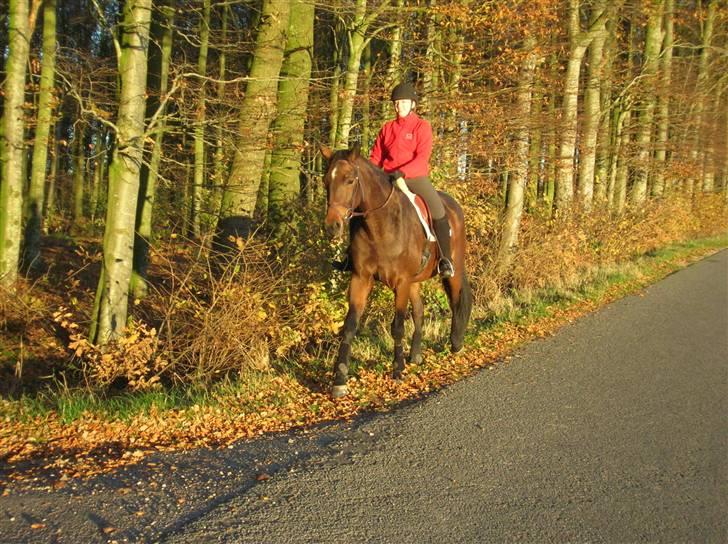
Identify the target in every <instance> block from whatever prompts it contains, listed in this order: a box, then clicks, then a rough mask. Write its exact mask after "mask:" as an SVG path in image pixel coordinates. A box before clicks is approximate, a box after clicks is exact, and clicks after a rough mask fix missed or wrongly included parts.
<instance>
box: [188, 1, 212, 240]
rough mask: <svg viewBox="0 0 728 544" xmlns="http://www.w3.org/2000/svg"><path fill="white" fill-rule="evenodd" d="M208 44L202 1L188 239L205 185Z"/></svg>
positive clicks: (196, 228) (195, 228)
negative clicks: (198, 80) (193, 163)
mask: <svg viewBox="0 0 728 544" xmlns="http://www.w3.org/2000/svg"><path fill="white" fill-rule="evenodd" d="M209 43H210V0H203V1H202V15H201V17H200V51H199V54H198V56H197V73H198V74H199V75H200V89H199V94H198V95H197V108H196V111H195V132H194V156H195V167H194V174H193V177H192V191H191V193H192V202H191V206H190V229H189V235H190V238H197V237H198V236H199V235H200V210H201V208H202V191H203V187H204V184H205V118H206V105H205V104H206V98H207V97H206V88H207V84H206V83H205V77H206V76H207V51H208V46H209Z"/></svg>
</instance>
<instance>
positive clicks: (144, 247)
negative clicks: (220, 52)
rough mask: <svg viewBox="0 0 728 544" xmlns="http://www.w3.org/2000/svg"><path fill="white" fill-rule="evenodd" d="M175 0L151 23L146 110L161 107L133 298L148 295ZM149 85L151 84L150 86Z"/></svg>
mask: <svg viewBox="0 0 728 544" xmlns="http://www.w3.org/2000/svg"><path fill="white" fill-rule="evenodd" d="M175 4H176V0H170V1H168V2H167V5H164V6H161V8H160V12H161V14H162V20H161V21H158V22H157V23H153V24H152V34H153V35H154V36H155V41H156V42H157V43H158V44H159V45H158V47H159V49H158V50H156V51H155V50H152V51H150V57H151V58H152V60H151V62H150V63H149V64H150V68H151V73H150V74H149V77H148V78H147V81H148V83H147V85H148V86H152V85H153V86H154V87H156V89H157V90H158V94H157V95H156V96H157V98H156V99H155V100H152V101H150V106H152V107H151V108H150V107H148V108H147V112H148V113H149V114H150V115H154V113H155V112H154V111H152V108H153V109H154V110H156V109H157V108H161V111H160V112H159V115H158V116H157V126H156V128H155V129H154V131H153V133H154V136H153V143H152V153H151V157H150V159H149V165H148V166H147V165H146V164H144V165H143V166H142V172H141V180H140V181H141V182H140V187H139V201H138V203H137V216H136V233H135V240H134V266H133V272H132V292H133V293H134V297H135V298H143V297H145V296H146V294H147V290H148V289H147V267H148V266H149V247H150V244H151V241H152V232H153V230H152V216H153V213H154V203H155V200H156V195H157V180H158V178H159V165H160V164H161V162H162V144H163V142H164V136H165V134H166V133H167V120H166V118H165V113H166V106H165V105H166V102H164V100H165V98H166V95H167V90H168V88H169V67H170V60H171V58H172V41H173V36H174V12H175ZM150 83H151V84H152V85H150Z"/></svg>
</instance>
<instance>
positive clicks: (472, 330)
mask: <svg viewBox="0 0 728 544" xmlns="http://www.w3.org/2000/svg"><path fill="white" fill-rule="evenodd" d="M725 247H728V235H724V236H720V237H716V238H709V239H702V240H694V241H690V242H685V243H681V244H674V245H671V246H668V247H665V248H661V249H659V250H656V251H654V252H652V253H651V254H649V255H645V256H642V257H639V258H637V259H635V260H633V261H631V262H627V263H623V264H620V265H611V266H608V267H604V268H602V269H599V270H595V271H592V272H591V273H589V274H586V275H585V276H584V277H583V278H581V279H580V280H579V281H578V283H577V284H576V285H574V286H562V287H559V288H549V289H544V290H540V291H532V290H528V291H522V292H513V293H510V294H509V295H508V296H507V297H505V298H504V300H503V301H502V304H501V310H500V311H498V312H489V313H488V314H487V315H486V316H485V317H482V318H480V319H477V320H474V321H473V324H472V325H471V326H470V327H469V329H468V332H467V334H466V343H467V344H468V345H478V343H479V336H480V335H481V334H483V333H484V332H485V331H488V330H493V329H497V328H498V327H499V326H502V325H504V324H507V323H510V322H515V323H533V322H536V321H538V320H539V319H541V318H544V317H547V316H550V315H552V314H553V312H554V311H557V310H558V309H560V308H565V307H567V306H569V305H570V304H572V303H573V302H575V301H579V300H600V299H602V298H603V296H604V294H605V293H606V292H607V291H608V290H610V289H613V288H614V287H615V286H617V287H619V286H622V287H623V288H624V292H625V294H626V293H627V292H629V291H630V290H634V288H635V286H636V285H637V284H636V282H640V281H644V278H650V277H653V276H654V275H655V273H657V272H659V271H662V273H664V271H665V267H666V266H667V269H668V271H671V270H677V269H679V268H681V267H682V266H683V261H684V259H685V258H687V257H689V256H691V255H694V254H695V253H696V251H697V250H710V249H721V248H725ZM657 277H659V276H657ZM428 295H429V297H428V298H430V303H431V302H435V307H436V309H434V313H435V314H436V313H438V307H439V306H441V304H442V303H443V300H440V298H441V297H442V296H444V294H443V295H439V294H436V293H428ZM379 296H380V297H383V298H384V299H385V301H386V297H387V295H386V293H382V294H380V295H379ZM438 297H440V298H438ZM433 299H434V300H433ZM430 310H431V308H430V307H429V306H428V315H430V316H432V315H434V314H433V313H432V312H431V311H430ZM377 317H378V316H377ZM447 318H448V316H445V319H447ZM430 319H433V318H432V317H430ZM408 323H409V320H408ZM408 327H409V328H408V329H407V334H408V335H409V334H411V327H410V325H408ZM388 329H389V322H388V321H387V322H386V323H384V325H381V324H378V323H375V322H374V320H372V321H371V322H370V323H369V325H368V326H365V327H364V330H362V331H360V334H359V335H358V336H357V338H356V340H355V342H354V345H353V349H354V358H353V360H352V365H351V373H352V375H354V374H356V372H357V369H358V368H361V367H367V368H370V369H372V370H374V371H376V372H379V373H386V372H389V371H390V370H391V365H390V360H391V350H392V341H391V338H390V337H389V336H388ZM443 335H445V336H446V335H447V327H446V326H445V324H443V323H441V322H440V321H433V322H432V323H430V324H429V325H428V330H427V331H426V334H425V347H428V345H429V346H430V347H432V346H433V342H441V341H442V339H441V338H438V340H433V338H434V337H436V336H438V337H439V336H443ZM446 353H447V350H444V351H442V355H443V356H444V355H445V354H446ZM334 356H335V355H334V352H331V353H329V355H328V358H332V357H334ZM371 361H376V362H375V363H372V362H371ZM308 364H309V365H311V364H314V365H315V366H316V367H317V368H318V371H319V374H321V375H324V373H325V372H326V371H328V370H329V369H330V367H331V364H332V363H331V361H330V360H324V359H321V360H317V362H315V363H308ZM295 366H296V364H295V363H286V362H285V361H277V362H274V368H276V369H277V370H276V372H278V373H281V372H284V373H285V372H294V371H295ZM287 369H288V370H287ZM299 370H300V369H299ZM315 371H316V369H314V368H308V369H306V372H305V373H304V374H307V375H309V376H310V375H311V372H315ZM276 375H278V374H276V373H275V372H268V373H261V372H258V373H249V374H246V375H245V376H243V377H240V378H237V379H226V380H223V381H221V382H219V383H216V384H213V385H209V386H202V385H197V386H194V385H193V386H188V387H171V388H163V389H158V390H154V391H147V392H137V393H119V394H107V395H99V394H95V393H91V392H89V391H87V390H69V389H67V388H63V387H59V388H58V389H56V390H52V389H47V390H45V391H43V392H40V393H36V394H34V395H30V394H26V395H23V396H21V397H20V398H19V399H18V400H14V401H9V400H2V401H0V419H2V418H4V417H10V418H12V419H15V420H24V421H27V420H30V419H34V418H37V417H41V418H42V417H44V416H47V415H48V414H50V413H52V412H55V413H57V414H58V415H59V417H60V418H61V419H62V420H63V421H64V422H72V421H74V420H76V419H79V418H81V417H83V414H85V413H88V412H91V413H94V414H98V415H100V416H102V417H104V418H107V419H109V420H112V419H113V420H121V421H129V420H131V419H132V418H133V417H134V416H136V415H139V414H146V413H149V412H150V411H151V410H153V409H155V410H157V411H164V410H170V409H178V410H179V409H186V408H189V407H192V406H194V405H200V406H221V407H223V408H224V407H225V406H226V405H231V404H232V403H235V405H236V406H237V407H240V402H241V399H249V400H247V401H245V403H246V406H245V409H249V410H254V409H256V407H257V406H258V405H257V404H256V402H274V403H275V402H280V403H285V402H287V399H283V398H282V399H265V401H256V400H254V399H255V394H256V392H258V391H262V390H264V389H265V387H266V385H267V384H269V382H270V380H271V379H272V378H274V377H275V376H276ZM262 406H263V405H262V404H261V407H262Z"/></svg>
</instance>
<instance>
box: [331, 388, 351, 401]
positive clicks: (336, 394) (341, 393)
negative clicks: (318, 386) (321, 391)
mask: <svg viewBox="0 0 728 544" xmlns="http://www.w3.org/2000/svg"><path fill="white" fill-rule="evenodd" d="M348 394H349V388H348V387H347V386H345V385H335V386H333V387H332V388H331V396H332V397H333V398H335V399H340V398H341V397H345V396H346V395H348Z"/></svg>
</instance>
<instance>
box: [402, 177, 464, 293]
mask: <svg viewBox="0 0 728 544" xmlns="http://www.w3.org/2000/svg"><path fill="white" fill-rule="evenodd" d="M405 181H406V183H407V187H409V190H410V191H412V192H413V193H415V194H417V195H420V196H421V197H422V198H423V199H424V200H425V202H426V203H427V207H428V208H430V213H431V214H432V226H433V227H434V230H435V236H436V237H437V244H438V246H439V247H440V263H439V265H438V270H439V272H440V275H442V276H443V277H445V278H449V277H452V276H453V274H454V267H453V264H452V254H451V251H450V224H449V223H448V220H447V214H446V213H445V206H444V205H443V203H442V199H441V198H440V195H438V194H437V191H436V190H435V188H434V187H433V186H432V182H430V178H429V177H426V176H423V177H417V178H411V179H408V180H405Z"/></svg>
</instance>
